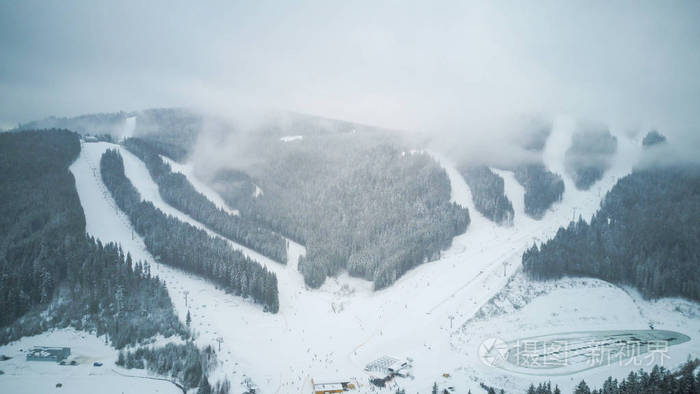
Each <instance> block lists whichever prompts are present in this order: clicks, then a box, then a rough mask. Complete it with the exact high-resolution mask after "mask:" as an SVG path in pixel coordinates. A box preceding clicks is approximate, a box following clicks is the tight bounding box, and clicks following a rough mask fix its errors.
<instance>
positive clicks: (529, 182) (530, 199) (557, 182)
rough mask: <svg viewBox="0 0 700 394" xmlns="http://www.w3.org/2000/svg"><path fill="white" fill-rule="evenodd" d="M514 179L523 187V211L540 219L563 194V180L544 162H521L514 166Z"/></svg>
mask: <svg viewBox="0 0 700 394" xmlns="http://www.w3.org/2000/svg"><path fill="white" fill-rule="evenodd" d="M514 174H515V179H516V180H517V181H518V182H519V183H520V184H521V185H523V187H524V188H525V197H524V199H525V213H526V214H527V215H528V216H530V217H532V218H534V219H542V217H543V216H544V214H545V213H546V212H547V210H548V209H549V208H550V207H551V206H552V205H553V204H554V203H556V202H559V201H561V198H562V196H563V195H564V181H563V180H562V179H561V176H559V175H558V174H555V173H553V172H551V171H549V170H547V168H545V166H544V164H541V163H538V164H522V165H519V166H517V167H516V168H515V171H514Z"/></svg>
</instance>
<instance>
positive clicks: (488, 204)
mask: <svg viewBox="0 0 700 394" xmlns="http://www.w3.org/2000/svg"><path fill="white" fill-rule="evenodd" d="M459 173H460V174H462V177H463V178H464V180H465V181H466V182H467V185H469V190H470V191H471V193H472V201H474V207H475V208H476V210H477V211H479V212H481V214H482V215H484V216H486V217H487V218H488V219H490V220H491V221H493V222H495V223H498V224H500V225H506V226H508V225H511V224H513V216H514V214H515V213H514V211H513V204H512V203H511V202H510V200H509V199H508V197H506V194H505V182H504V180H503V178H501V176H500V175H498V174H496V173H494V172H493V171H491V169H490V168H489V167H487V166H485V165H476V166H460V168H459Z"/></svg>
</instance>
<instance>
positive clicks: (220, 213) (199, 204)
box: [124, 138, 287, 263]
mask: <svg viewBox="0 0 700 394" xmlns="http://www.w3.org/2000/svg"><path fill="white" fill-rule="evenodd" d="M124 146H125V147H126V148H127V149H128V150H129V151H130V152H132V153H133V154H134V155H136V156H137V157H138V158H139V159H141V160H142V161H143V162H144V163H145V164H146V168H148V171H149V173H150V174H151V177H153V180H154V181H155V182H156V183H157V184H158V190H159V192H160V195H161V196H162V197H163V200H164V201H165V202H167V203H168V204H170V205H172V206H173V207H175V208H177V209H179V210H180V211H182V212H184V213H186V214H187V215H189V216H190V217H192V218H193V219H195V220H197V221H199V222H201V223H203V224H204V225H206V226H207V227H209V228H210V229H211V230H213V231H215V232H217V233H219V234H220V235H222V236H224V237H226V238H228V239H230V240H232V241H234V242H238V243H240V244H242V245H245V246H247V247H249V248H251V249H253V250H256V251H258V252H260V253H261V254H263V255H265V256H267V257H270V258H271V259H273V260H275V261H278V262H281V263H286V262H287V243H286V240H285V239H284V238H283V237H281V236H280V235H278V234H275V233H274V232H272V231H270V230H267V229H265V228H262V227H260V226H259V225H258V224H256V223H255V222H253V221H251V220H248V219H246V218H242V217H240V216H235V215H231V214H229V213H228V212H226V211H224V210H223V209H220V208H217V207H216V206H215V205H214V203H212V202H211V201H209V199H207V198H206V197H205V196H204V195H203V194H201V193H199V192H198V191H197V190H196V189H195V188H194V187H193V186H192V184H190V182H189V181H188V180H187V178H186V177H185V176H184V175H182V174H180V173H174V172H172V171H171V168H170V166H169V165H168V164H167V163H165V162H163V160H162V159H161V157H160V156H159V155H158V153H157V148H154V147H152V146H151V143H149V142H147V141H144V140H141V139H138V138H130V139H128V140H126V141H124Z"/></svg>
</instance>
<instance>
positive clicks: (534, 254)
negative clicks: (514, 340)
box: [523, 165, 700, 301]
mask: <svg viewBox="0 0 700 394" xmlns="http://www.w3.org/2000/svg"><path fill="white" fill-rule="evenodd" d="M698 261H700V166H698V165H684V166H673V167H658V168H647V169H637V170H635V171H634V172H633V173H632V174H630V175H628V176H626V177H624V178H622V179H620V180H619V182H618V183H617V184H616V185H615V186H614V187H613V189H612V190H611V191H610V192H609V193H608V194H607V195H606V196H605V199H604V200H603V203H602V205H601V208H600V210H599V211H598V212H597V213H596V214H595V216H594V217H593V218H592V219H591V222H590V224H587V223H586V222H584V221H583V220H579V221H578V222H576V223H574V222H572V223H571V224H570V225H569V227H568V228H566V229H564V228H561V229H560V230H559V232H558V233H557V235H556V237H554V238H553V239H552V240H550V241H548V242H546V243H544V244H543V245H541V246H540V247H537V246H533V247H532V248H531V249H529V250H527V251H526V252H525V253H524V254H523V267H524V269H525V271H526V272H527V273H528V274H529V275H530V276H531V277H533V278H535V279H549V278H559V277H562V276H565V275H571V276H592V277H596V278H600V279H603V280H607V281H610V282H613V283H618V284H627V285H632V286H635V287H636V288H637V289H639V291H641V292H642V293H643V294H644V295H646V296H648V297H664V296H682V297H686V298H689V299H692V300H696V301H697V300H700V282H699V281H698V280H697V278H700V265H698Z"/></svg>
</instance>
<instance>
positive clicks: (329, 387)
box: [311, 379, 348, 394]
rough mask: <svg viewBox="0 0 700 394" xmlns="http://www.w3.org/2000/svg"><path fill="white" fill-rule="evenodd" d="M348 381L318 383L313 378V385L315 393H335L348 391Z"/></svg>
mask: <svg viewBox="0 0 700 394" xmlns="http://www.w3.org/2000/svg"><path fill="white" fill-rule="evenodd" d="M347 384H348V383H347V382H342V383H316V382H314V380H313V379H311V385H312V386H313V388H314V391H313V394H333V393H342V392H344V391H346V387H347Z"/></svg>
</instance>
